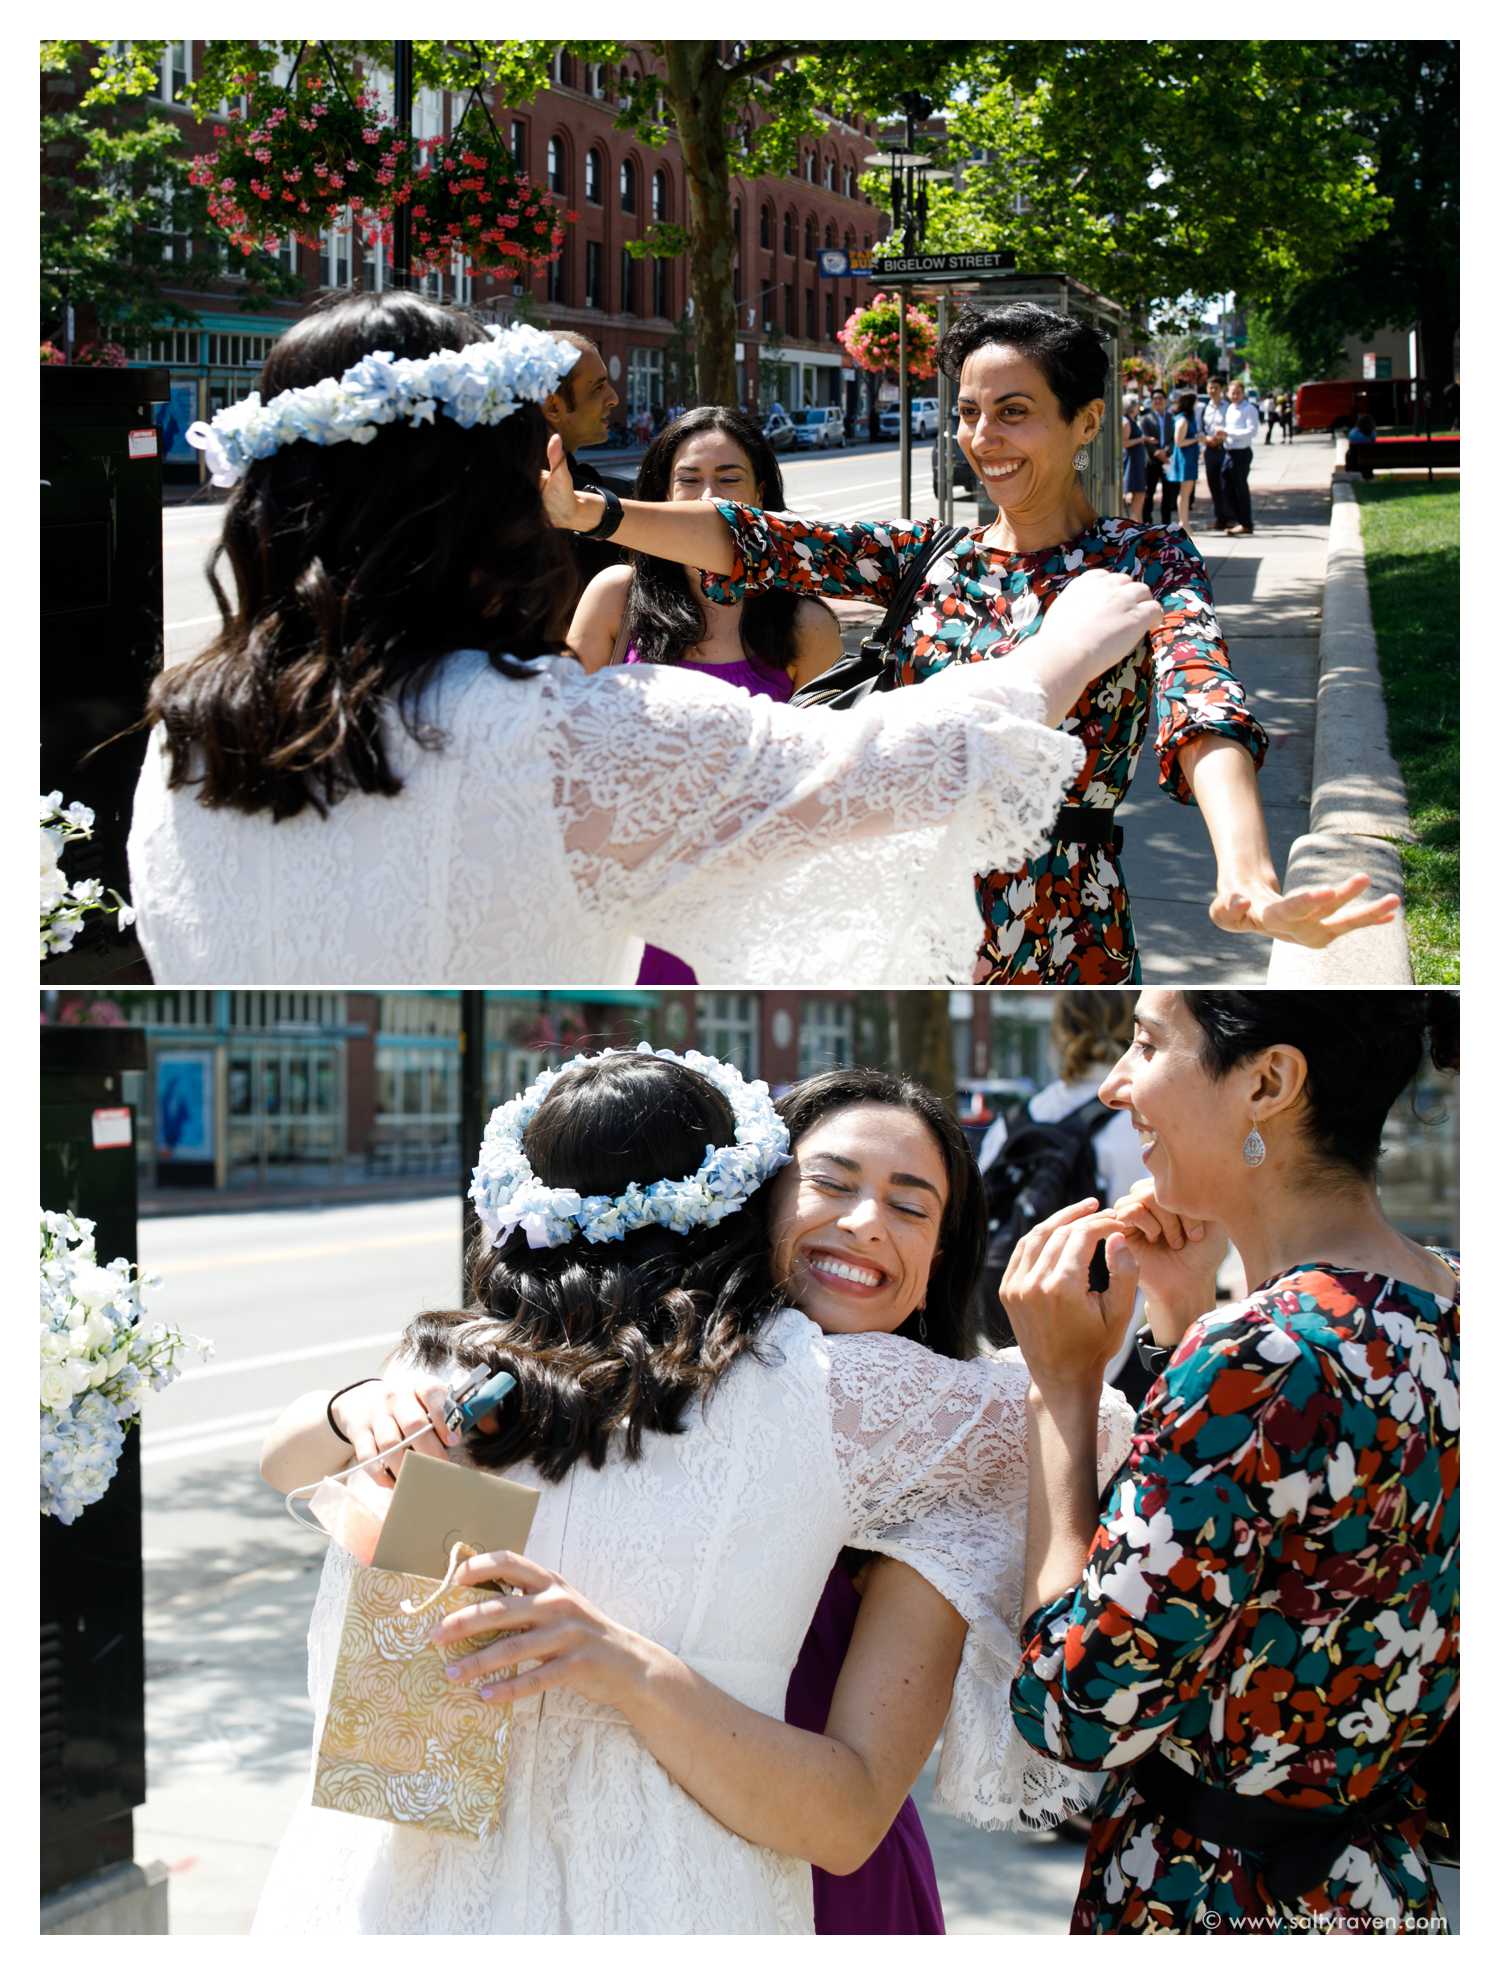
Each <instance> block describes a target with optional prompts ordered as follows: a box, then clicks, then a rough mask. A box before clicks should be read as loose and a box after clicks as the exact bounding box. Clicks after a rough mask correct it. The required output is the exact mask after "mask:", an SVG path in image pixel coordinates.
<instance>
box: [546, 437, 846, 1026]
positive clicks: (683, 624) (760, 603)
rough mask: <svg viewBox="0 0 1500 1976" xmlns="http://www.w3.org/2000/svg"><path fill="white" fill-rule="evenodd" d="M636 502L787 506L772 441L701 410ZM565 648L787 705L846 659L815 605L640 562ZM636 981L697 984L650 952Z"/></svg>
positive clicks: (648, 475)
mask: <svg viewBox="0 0 1500 1976" xmlns="http://www.w3.org/2000/svg"><path fill="white" fill-rule="evenodd" d="M635 498H636V499H637V500H638V501H715V500H717V501H743V502H749V503H751V504H753V505H754V506H756V507H759V508H770V509H772V510H776V511H779V510H780V509H781V508H783V507H784V506H785V505H786V496H785V493H784V492H783V490H782V485H781V468H780V465H779V464H778V462H777V459H776V455H775V453H774V452H773V451H772V450H771V448H770V446H769V445H768V444H767V443H766V439H765V435H764V434H763V433H762V432H760V431H759V430H758V429H757V427H755V426H754V425H752V424H751V422H750V421H749V420H748V419H746V418H742V417H741V416H740V414H739V413H738V412H736V411H731V410H730V409H729V408H728V407H727V406H722V405H703V406H700V407H699V408H698V410H696V411H692V412H686V413H684V415H683V416H682V417H681V418H678V419H674V420H673V421H672V423H671V424H670V425H668V426H666V427H664V428H663V429H662V431H661V432H660V433H659V434H658V435H657V437H656V439H655V440H653V442H652V444H651V446H650V447H649V448H648V450H647V452H646V456H645V458H644V459H643V460H642V461H641V465H640V471H639V472H638V474H637V475H636V482H635ZM568 644H569V646H570V647H571V649H572V650H573V651H574V652H575V653H576V654H577V655H578V657H579V658H580V659H581V660H582V661H583V663H584V665H585V667H586V668H587V669H588V670H589V671H590V672H597V671H598V670H599V669H600V667H601V666H606V665H611V664H614V665H675V666H681V667H683V668H684V670H686V671H688V672H701V673H706V674H707V675H708V676H709V677H710V678H712V679H718V680H722V682H723V683H724V684H725V685H726V686H738V687H740V688H741V689H742V690H743V691H745V692H747V693H757V694H764V695H765V696H766V698H768V699H772V700H789V699H790V698H791V697H792V693H793V692H794V690H795V689H796V688H797V687H799V686H805V685H806V684H807V683H808V681H809V680H813V679H816V678H817V677H818V675H819V674H820V673H823V672H826V671H827V670H828V668H829V666H831V665H833V664H834V663H835V661H836V660H837V659H838V657H839V655H840V650H841V647H840V644H839V626H838V619H837V618H836V617H835V616H834V614H833V612H832V611H831V610H829V608H828V606H827V605H826V604H824V603H823V602H822V601H821V599H819V598H815V597H797V596H795V595H793V594H792V593H790V592H787V591H774V590H771V591H764V592H762V593H761V594H759V595H757V596H753V597H747V598H745V599H744V600H743V601H742V602H740V603H736V604H715V603H712V602H710V601H709V599H708V598H706V597H705V596H704V594H703V585H702V581H701V579H700V578H699V576H698V573H697V571H696V570H689V569H685V568H684V567H683V565H682V564H681V563H670V562H664V561H663V560H662V558H661V557H659V556H644V555H633V556H632V557H631V559H630V561H629V563H615V564H611V566H610V567H609V568H608V569H604V570H601V571H600V572H599V574H598V575H597V576H596V577H595V578H594V579H593V581H592V582H591V583H590V584H589V586H588V588H587V589H586V590H585V591H584V593H583V595H582V597H580V598H579V600H578V607H577V609H576V610H575V612H574V614H573V622H572V624H571V626H570V627H569V630H568ZM638 979H639V980H640V981H641V982H643V983H647V984H649V985H650V986H653V987H675V986H678V985H680V984H683V983H687V982H692V981H695V980H696V979H697V977H696V975H695V974H694V973H693V971H692V969H691V968H690V967H689V966H688V965H687V963H686V962H685V961H683V960H679V959H678V957H677V956H676V955H675V954H669V953H667V952H666V951H665V949H663V948H661V947H650V946H648V947H647V949H646V952H645V954H644V956H643V958H642V960H641V969H640V974H639V976H638Z"/></svg>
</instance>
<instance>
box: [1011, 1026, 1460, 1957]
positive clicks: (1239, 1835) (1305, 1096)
mask: <svg viewBox="0 0 1500 1976" xmlns="http://www.w3.org/2000/svg"><path fill="white" fill-rule="evenodd" d="M1429 1057H1430V1060H1431V1061H1432V1063H1433V1064H1434V1065H1435V1066H1436V1067H1437V1068H1439V1069H1445V1070H1454V1071H1456V1070H1457V1068H1458V997H1457V996H1456V995H1454V994H1448V993H1431V994H1428V993H1415V992H1413V993H1408V992H1393V993H1390V994H1354V993H1335V992H1332V991H1325V992H1316V991H1314V992H1308V993H1276V992H1262V993H1258V994H1236V993H1219V992H1208V991H1191V992H1184V993H1172V992H1168V991H1165V990H1161V989H1148V990H1147V991H1145V992H1144V993H1143V994H1142V995H1141V997H1140V1000H1139V1002H1138V1003H1137V1006H1136V1016H1135V1039H1134V1041H1133V1043H1132V1044H1131V1047H1130V1049H1129V1050H1128V1051H1127V1052H1126V1054H1125V1055H1124V1056H1123V1057H1122V1058H1121V1059H1120V1061H1119V1063H1118V1064H1117V1065H1116V1066H1115V1068H1114V1069H1113V1070H1112V1071H1111V1072H1110V1074H1109V1076H1108V1077H1107V1078H1106V1079H1105V1080H1104V1084H1103V1086H1102V1087H1101V1093H1100V1095H1101V1096H1102V1097H1103V1098H1104V1100H1105V1102H1106V1103H1108V1104H1111V1105H1113V1106H1115V1107H1117V1108H1118V1109H1119V1110H1120V1111H1121V1112H1123V1113H1126V1114H1128V1115H1129V1117H1130V1118H1131V1120H1132V1122H1133V1123H1134V1125H1135V1127H1136V1130H1137V1131H1138V1132H1139V1133H1140V1135H1141V1147H1142V1154H1143V1157H1144V1159H1145V1162H1146V1165H1147V1168H1148V1169H1149V1172H1150V1176H1151V1178H1150V1180H1149V1181H1148V1182H1144V1183H1142V1184H1141V1185H1140V1186H1139V1187H1137V1188H1136V1189H1134V1190H1133V1191H1132V1193H1131V1194H1129V1195H1127V1196H1126V1197H1125V1198H1124V1199H1123V1200H1121V1201H1117V1202H1116V1203H1114V1205H1113V1206H1111V1207H1107V1208H1101V1207H1100V1206H1099V1204H1098V1203H1097V1202H1094V1201H1084V1202H1080V1203H1078V1204H1077V1205H1076V1206H1073V1207H1070V1208H1067V1209H1064V1210H1063V1211H1061V1212H1060V1213H1058V1214H1056V1215H1054V1216H1052V1217H1051V1218H1050V1219H1049V1220H1048V1221H1046V1222H1043V1223H1042V1224H1041V1225H1040V1226H1039V1227H1038V1228H1037V1229H1036V1230H1034V1231H1033V1233H1032V1234H1031V1235H1030V1236H1028V1237H1026V1238H1025V1240H1024V1241H1023V1242H1022V1243H1021V1244H1020V1245H1019V1246H1018V1247H1017V1249H1016V1252H1015V1255H1014V1257H1013V1259H1012V1262H1011V1266H1010V1269H1009V1271H1008V1272H1007V1275H1006V1279H1005V1284H1004V1288H1003V1291H1002V1294H1003V1296H1004V1298H1005V1306H1006V1310H1007V1312H1008V1313H1009V1315H1010V1318H1011V1321H1012V1323H1013V1325H1014V1328H1015V1331H1016V1335H1017V1337H1018V1339H1019V1341H1020V1345H1021V1349H1022V1352H1023V1353H1024V1355H1025V1359H1026V1363H1027V1365H1028V1367H1029V1369H1030V1372H1031V1377H1032V1389H1031V1394H1030V1397H1029V1401H1028V1407H1029V1412H1030V1416H1031V1441H1030V1482H1029V1489H1030V1516H1029V1525H1028V1535H1027V1550H1026V1587H1025V1595H1024V1599H1023V1605H1024V1608H1025V1611H1026V1615H1027V1616H1026V1618H1025V1620H1024V1622H1023V1626H1022V1639H1023V1643H1024V1659H1023V1664H1022V1667H1021V1670H1020V1672H1019V1673H1018V1674H1017V1676H1016V1679H1015V1681H1014V1684H1013V1686H1012V1691H1011V1693H1012V1707H1013V1709H1014V1712H1015V1717H1016V1722H1017V1724H1018V1726H1019V1728H1020V1731H1021V1733H1022V1735H1023V1736H1024V1737H1025V1738H1026V1740H1027V1741H1028V1742H1029V1743H1030V1744H1031V1745H1032V1746H1033V1748H1035V1749H1036V1750H1038V1751H1044V1752H1045V1753H1046V1754H1047V1755H1048V1756H1050V1757H1052V1758H1055V1759H1057V1760H1059V1761H1062V1762H1067V1763H1074V1764H1078V1765H1079V1766H1081V1767H1086V1768H1093V1769H1096V1770H1100V1771H1102V1772H1103V1773H1104V1788H1103V1792H1102V1794H1101V1796H1100V1799H1099V1801H1098V1804H1097V1806H1096V1809H1095V1814H1094V1822H1093V1830H1092V1835H1091V1838H1090V1843H1089V1850H1088V1855H1087V1858H1086V1861H1085V1865H1084V1873H1083V1884H1082V1887H1081V1889H1080V1892H1079V1896H1078V1901H1077V1905H1076V1906H1075V1908H1074V1912H1073V1929H1074V1932H1075V1933H1151V1932H1166V1933H1177V1934H1180V1933H1188V1934H1197V1933H1214V1932H1231V1931H1234V1930H1238V1931H1239V1932H1245V1931H1246V1924H1247V1923H1248V1924H1249V1926H1250V1927H1251V1928H1253V1929H1254V1930H1255V1931H1256V1932H1269V1933H1277V1932H1282V1933H1307V1932H1315V1931H1321V1930H1323V1929H1325V1928H1327V1929H1335V1928H1336V1929H1340V1930H1355V1931H1359V1930H1369V1931H1375V1930H1394V1931H1403V1930H1417V1929H1429V1928H1432V1927H1433V1926H1434V1925H1437V1926H1441V1925H1442V1909H1441V1905H1440V1903H1439V1900H1438V1895H1437V1892H1436V1888H1435V1886H1434V1883H1433V1878H1432V1871H1431V1868H1430V1866H1429V1865H1428V1862H1427V1859H1426V1858H1425V1857H1424V1854H1423V1849H1422V1848H1423V1833H1424V1829H1425V1827H1426V1825H1427V1822H1428V1812H1427V1809H1426V1804H1427V1800H1426V1795H1425V1788H1424V1785H1423V1783H1422V1782H1421V1779H1420V1775H1419V1773H1420V1772H1421V1771H1423V1770H1424V1769H1425V1767H1426V1760H1427V1759H1428V1757H1429V1754H1430V1752H1431V1751H1432V1748H1433V1745H1434V1742H1435V1741H1436V1739H1437V1738H1438V1737H1439V1736H1440V1735H1442V1734H1443V1733H1444V1725H1445V1724H1447V1723H1449V1722H1450V1721H1451V1719H1452V1718H1453V1717H1454V1715H1455V1714H1456V1711H1457V1708H1458V1587H1459V1549H1458V1381H1459V1289H1458V1278H1457V1266H1456V1260H1455V1259H1454V1258H1453V1257H1451V1256H1448V1255H1446V1254H1444V1253H1443V1252H1440V1251H1437V1250H1429V1249H1425V1248H1423V1247H1421V1246H1420V1245H1419V1244H1417V1243H1416V1242H1413V1241H1410V1240H1409V1239H1408V1238H1407V1237H1406V1236H1405V1235H1403V1234H1401V1233H1400V1232H1399V1230H1397V1229H1396V1228H1394V1227H1393V1226H1392V1225H1391V1223H1390V1222H1389V1221H1388V1220H1387V1219H1386V1216H1385V1214H1384V1212H1383V1210H1382V1208H1381V1204H1380V1197H1379V1193H1378V1190H1377V1186H1376V1171H1377V1161H1378V1159H1379V1154H1380V1141H1381V1134H1382V1131H1383V1130H1384V1127H1385V1123H1386V1119H1387V1116H1388V1115H1389V1113H1390V1110H1391V1107H1392V1106H1393V1105H1394V1104H1395V1103H1396V1100H1397V1099H1398V1098H1399V1097H1400V1095H1401V1093H1402V1092H1403V1091H1404V1090H1405V1089H1406V1088H1407V1087H1408V1086H1409V1085H1410V1084H1411V1082H1412V1080H1413V1079H1414V1078H1415V1077H1416V1075H1417V1073H1418V1072H1419V1070H1420V1069H1421V1068H1422V1065H1423V1063H1424V1061H1426V1060H1427V1059H1428V1058H1429ZM1205 1223H1206V1224H1207V1226H1206V1230H1205V1226H1204V1224H1205ZM1226 1234H1227V1236H1228V1238H1229V1240H1231V1241H1232V1242H1233V1243H1234V1245H1235V1247H1236V1249H1237V1250H1238V1251H1239V1254H1240V1257H1241V1259H1242V1261H1243V1263H1244V1268H1245V1275H1246V1280H1247V1282H1248V1283H1249V1284H1250V1285H1251V1286H1252V1287H1251V1289H1250V1291H1249V1294H1248V1295H1247V1296H1246V1297H1244V1298H1243V1299H1242V1300H1241V1301H1240V1302H1238V1303H1234V1304H1230V1305H1228V1306H1227V1307H1221V1308H1216V1307H1215V1302H1214V1270H1215V1267H1216V1264H1217V1262H1218V1260H1219V1258H1220V1256H1221V1255H1222V1253H1223V1248H1224V1239H1225V1236H1226ZM1101 1243H1102V1244H1103V1245H1104V1258H1103V1260H1104V1262H1105V1264H1106V1269H1107V1278H1108V1280H1107V1283H1106V1285H1105V1286H1104V1287H1103V1288H1099V1287H1097V1284H1096V1279H1095V1277H1094V1276H1091V1274H1090V1271H1091V1267H1093V1266H1094V1259H1095V1257H1096V1252H1097V1251H1098V1249H1099V1246H1100V1244H1101ZM1137 1282H1139V1283H1140V1285H1141V1286H1142V1287H1143V1288H1144V1290H1145V1295H1146V1307H1147V1324H1148V1326H1149V1328H1150V1331H1151V1333H1152V1334H1153V1338H1154V1340H1155V1343H1156V1347H1157V1358H1158V1361H1159V1363H1160V1371H1159V1376H1158V1377H1157V1378H1156V1381H1155V1384H1154V1385H1153V1386H1152V1387H1151V1390H1150V1391H1149V1392H1148V1393H1147V1395H1146V1398H1145V1401H1144V1403H1143V1406H1142V1409H1141V1412H1140V1416H1139V1418H1138V1420H1137V1422H1136V1431H1135V1437H1134V1440H1133V1442H1132V1447H1131V1453H1130V1455H1129V1458H1128V1459H1127V1460H1126V1462H1125V1463H1124V1464H1123V1465H1122V1467H1121V1469H1120V1470H1119V1472H1118V1474H1117V1475H1116V1476H1115V1478H1114V1480H1113V1481H1112V1483H1111V1484H1110V1485H1109V1488H1108V1490H1107V1492H1106V1495H1105V1497H1104V1500H1103V1503H1102V1505H1101V1504H1100V1502H1099V1500H1098V1497H1097V1495H1096V1492H1095V1488H1094V1465H1093V1462H1092V1458H1091V1454H1090V1449H1091V1447H1092V1441H1091V1438H1090V1437H1091V1434H1092V1429H1093V1420H1094V1414H1093V1412H1092V1411H1091V1409H1092V1408H1093V1407H1095V1406H1096V1405H1097V1401H1098V1394H1099V1382H1100V1379H1101V1377H1102V1367H1103V1364H1104V1363H1105V1361H1106V1360H1107V1359H1108V1357H1109V1354H1110V1352H1111V1351H1112V1350H1113V1349H1114V1344H1115V1341H1116V1340H1117V1339H1118V1337H1119V1336H1120V1334H1121V1331H1122V1329H1123V1326H1124V1323H1125V1320H1126V1317H1127V1314H1128V1312H1129V1310H1130V1307H1131V1300H1132V1298H1133V1295H1134V1292H1135V1287H1136V1284H1137ZM1447 1733H1448V1734H1450V1735H1451V1734H1454V1733H1456V1731H1454V1730H1451V1729H1450V1730H1448V1732H1447Z"/></svg>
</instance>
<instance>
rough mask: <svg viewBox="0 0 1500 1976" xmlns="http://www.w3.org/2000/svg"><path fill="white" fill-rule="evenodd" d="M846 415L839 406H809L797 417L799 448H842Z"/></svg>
mask: <svg viewBox="0 0 1500 1976" xmlns="http://www.w3.org/2000/svg"><path fill="white" fill-rule="evenodd" d="M843 443H844V414H843V413H842V412H841V411H840V410H839V408H838V406H837V405H809V406H808V407H807V409H806V411H804V412H799V413H798V415H797V444H798V446H807V447H811V446H819V447H821V446H842V445H843Z"/></svg>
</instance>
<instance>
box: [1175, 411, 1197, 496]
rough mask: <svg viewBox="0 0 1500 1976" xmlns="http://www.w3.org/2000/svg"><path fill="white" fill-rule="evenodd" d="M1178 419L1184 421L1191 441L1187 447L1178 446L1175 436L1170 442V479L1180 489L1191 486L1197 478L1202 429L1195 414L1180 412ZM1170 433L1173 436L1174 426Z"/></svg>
mask: <svg viewBox="0 0 1500 1976" xmlns="http://www.w3.org/2000/svg"><path fill="white" fill-rule="evenodd" d="M1178 417H1179V418H1182V419H1185V420H1186V422H1187V429H1188V436H1189V438H1190V439H1191V441H1192V443H1191V445H1188V446H1179V445H1178V443H1177V440H1176V438H1175V436H1174V438H1173V441H1172V473H1171V477H1172V479H1173V480H1175V481H1176V482H1177V484H1178V486H1179V487H1182V486H1188V485H1191V484H1192V483H1193V482H1194V481H1196V480H1197V478H1198V455H1199V453H1200V451H1201V450H1202V448H1201V446H1200V443H1199V442H1200V439H1201V437H1202V432H1203V428H1202V426H1201V425H1199V423H1198V415H1197V413H1196V412H1193V411H1188V412H1180V413H1179V414H1178ZM1172 431H1173V434H1174V435H1175V434H1176V431H1177V427H1176V425H1175V424H1174V425H1173V427H1172Z"/></svg>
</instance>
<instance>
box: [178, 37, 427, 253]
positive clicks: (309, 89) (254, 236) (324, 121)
mask: <svg viewBox="0 0 1500 1976" xmlns="http://www.w3.org/2000/svg"><path fill="white" fill-rule="evenodd" d="M239 80H240V85H241V87H242V88H243V89H244V90H245V91H246V92H247V95H248V99H249V101H248V107H247V108H246V110H245V111H243V112H241V111H240V110H238V109H233V110H231V111H230V112H229V115H228V118H227V121H226V122H224V123H222V124H217V125H215V127H214V138H215V140H216V144H217V149H216V150H213V151H207V152H204V153H203V155H202V156H201V157H198V158H195V159H194V160H193V163H192V167H191V169H190V170H189V173H188V177H189V179H190V181H191V182H192V183H193V184H194V185H199V186H202V187H203V188H204V189H205V190H206V192H207V193H208V210H209V215H210V217H211V218H212V219H213V221H214V223H215V224H216V225H217V226H220V227H222V228H223V230H224V232H225V233H227V234H228V235H229V238H230V239H231V240H232V241H233V242H234V244H235V246H236V247H238V248H239V250H240V252H241V253H242V254H250V253H253V252H255V251H256V249H258V248H259V249H264V250H267V251H271V252H274V251H275V250H276V249H277V248H278V247H279V246H280V245H281V243H282V241H283V240H285V239H288V238H291V239H294V240H301V241H305V242H306V243H307V244H308V245H309V246H314V247H315V246H317V245H318V243H319V240H320V238H321V236H322V233H323V231H324V229H325V228H327V227H331V226H337V225H339V224H340V223H341V222H342V221H343V218H344V215H345V213H346V212H347V213H350V214H352V215H353V216H354V217H355V218H356V219H358V220H360V221H361V222H362V223H364V224H366V225H367V226H368V225H369V224H371V223H373V224H375V225H376V226H378V225H380V224H381V223H382V222H383V221H386V220H388V219H389V218H390V215H391V212H392V210H393V209H394V206H395V201H396V188H397V184H398V179H399V176H400V173H401V167H402V163H403V157H402V154H403V152H404V150H405V148H406V147H405V145H404V144H403V142H402V140H401V139H400V138H399V137H398V136H397V134H396V132H395V130H394V128H393V126H392V125H391V123H390V121H389V120H388V118H387V117H386V116H385V114H384V112H383V111H382V110H381V109H380V108H379V106H378V104H377V103H376V101H375V99H374V97H373V95H371V94H370V93H369V92H368V91H367V90H366V89H365V88H363V87H355V88H354V89H353V90H346V88H345V86H344V84H343V82H342V80H341V79H340V78H339V77H338V76H337V75H330V74H329V73H327V72H325V70H324V69H323V68H322V67H320V66H319V65H318V62H317V58H316V57H314V56H311V55H310V56H309V57H308V59H307V61H306V62H302V61H300V60H299V63H298V66H297V68H296V69H295V70H294V71H293V74H292V78H291V81H290V83H288V84H286V85H282V84H278V83H272V82H266V81H265V80H264V79H263V78H261V77H259V76H256V75H253V74H252V75H246V76H242V77H241V78H240V79H239Z"/></svg>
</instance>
